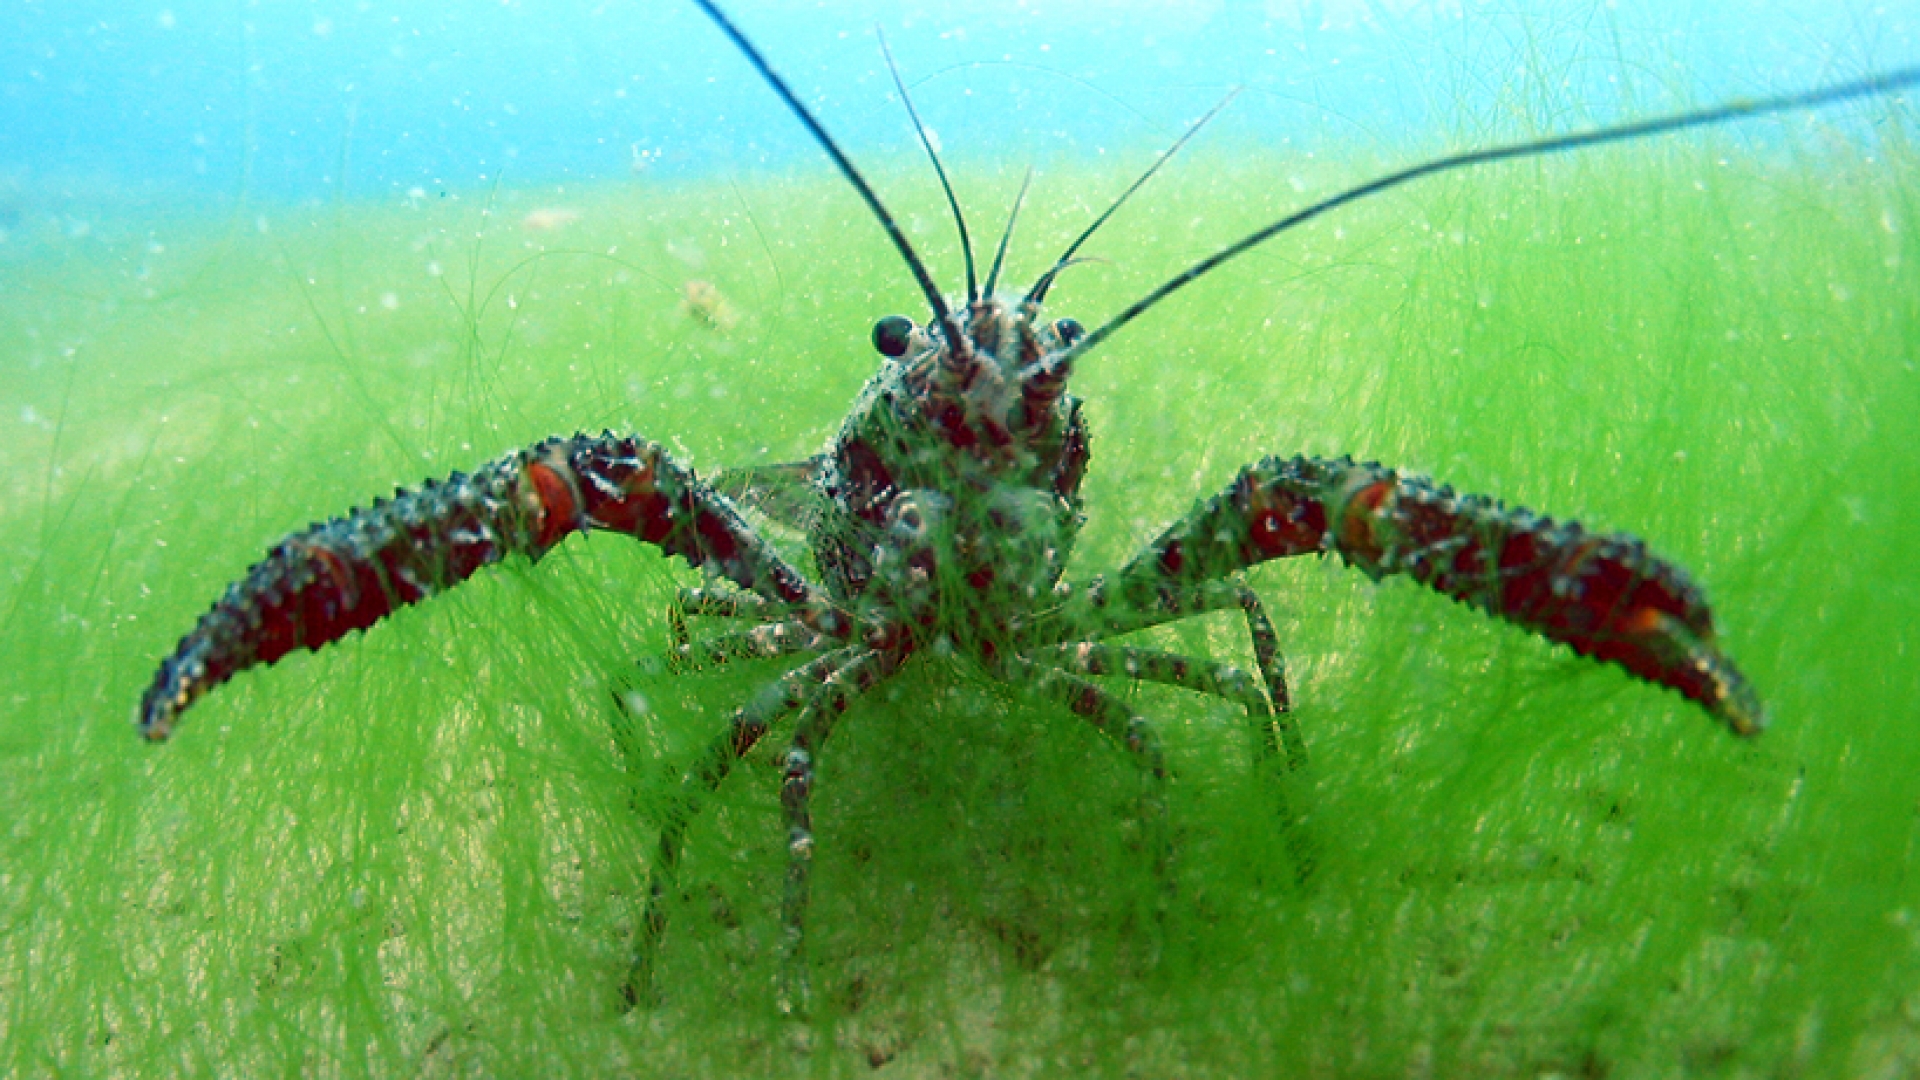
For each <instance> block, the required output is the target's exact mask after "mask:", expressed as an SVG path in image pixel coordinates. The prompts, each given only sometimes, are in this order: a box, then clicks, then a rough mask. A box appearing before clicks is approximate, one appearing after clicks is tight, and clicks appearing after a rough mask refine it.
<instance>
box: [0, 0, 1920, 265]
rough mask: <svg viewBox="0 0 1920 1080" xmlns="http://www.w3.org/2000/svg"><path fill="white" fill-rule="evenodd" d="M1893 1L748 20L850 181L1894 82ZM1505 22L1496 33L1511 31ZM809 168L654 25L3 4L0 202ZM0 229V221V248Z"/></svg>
mask: <svg viewBox="0 0 1920 1080" xmlns="http://www.w3.org/2000/svg"><path fill="white" fill-rule="evenodd" d="M1916 7H1920V5H1915V4H1912V3H1902V4H1880V5H1874V4H1867V3H1847V2H1844V0H1842V2H1835V0H1792V2H1786V0H1781V2H1773V3H1731V2H1725V0H1716V2H1694V3H1676V2H1671V0H1667V2H1655V0H1618V2H1616V3H1611V4H1604V5H1601V4H1595V3H1588V2H1581V3H1526V2H1522V0H1502V2H1497V3H1490V4H1485V3H1470V4H1468V5H1466V7H1465V9H1464V10H1463V9H1462V7H1461V6H1460V5H1458V4H1449V3H1440V4H1432V3H1420V4H1415V3H1411V2H1409V0H1266V2H1264V3H1262V2H1259V0H1224V2H1222V0H1160V2H1150V0H1121V2H1103V3H1086V2H1081V3H1058V4H1049V3H1044V2H1038V0H1036V2H1034V3H1028V4H1020V3H1014V2H1011V0H994V2H990V3H980V4H969V5H962V4H952V3H949V4H940V5H931V4H922V3H916V2H908V3H879V2H871V0H833V2H830V3H828V2H823V3H818V4H815V3H782V4H768V3H748V2H740V3H736V4H734V5H733V8H734V13H735V15H736V16H737V18H738V19H739V21H740V22H741V24H742V25H743V26H744V28H745V29H746V30H747V32H748V33H749V34H750V35H751V36H752V37H754V38H755V39H756V40H757V41H759V42H760V43H761V45H762V47H763V48H764V50H765V51H766V52H767V53H768V55H769V56H770V58H771V59H772V60H773V62H774V63H775V65H776V66H777V67H778V68H779V69H780V70H781V71H782V72H784V73H785V74H786V75H787V76H788V77H789V78H790V79H791V80H792V82H793V83H794V85H795V86H796V87H797V88H798V89H799V91H800V92H801V94H802V95H803V96H804V97H805V98H806V99H807V100H808V101H809V102H811V103H813V104H814V105H815V106H816V107H817V110H818V112H819V113H820V115H821V116H822V118H823V119H824V120H825V122H826V123H827V125H828V127H829V128H830V130H832V131H833V132H835V133H836V134H837V135H839V136H841V137H842V138H843V139H844V140H845V141H846V143H847V144H848V146H849V148H850V150H851V151H852V152H853V153H854V155H855V157H856V159H858V160H861V161H863V162H866V163H869V164H873V163H877V162H890V161H899V160H900V155H902V154H907V155H911V154H913V153H915V149H914V146H913V143H912V134H911V132H910V130H909V129H908V128H907V126H906V121H905V118H904V116H903V113H902V110H901V109H900V107H899V105H898V103H897V102H896V101H895V100H894V95H893V93H892V88H891V84H890V82H889V80H888V77H887V74H886V70H885V67H884V65H883V62H882V61H881V59H880V55H879V51H878V48H877V45H876V38H875V27H876V26H879V27H880V28H882V29H884V31H885V33H886V36H887V39H888V41H889V42H890V43H891V45H892V47H893V50H894V52H895V54H896V56H897V57H898V59H899V62H900V65H901V67H902V69H903V70H904V72H905V73H906V76H907V79H908V81H909V83H910V84H911V85H912V86H913V89H914V95H915V99H916V101H917V102H918V103H919V104H920V107H921V109H922V112H923V114H924V115H925V117H926V119H927V121H928V123H929V124H930V125H931V126H932V127H933V128H934V129H935V131H936V132H937V133H938V136H939V138H940V141H941V143H942V145H943V146H944V147H945V149H946V151H947V153H949V154H950V155H953V156H954V157H955V158H956V159H957V160H960V161H963V162H964V161H966V160H968V159H969V158H972V159H975V160H979V159H988V160H994V161H1001V162H1009V161H1010V162H1013V163H1014V164H1016V165H1023V164H1026V163H1029V162H1038V163H1041V164H1044V163H1045V162H1047V161H1049V160H1054V159H1057V158H1059V157H1062V156H1092V155H1097V154H1102V153H1107V152H1111V151H1114V150H1117V149H1122V148H1124V149H1127V150H1129V151H1132V150H1135V149H1137V148H1144V147H1152V146H1157V145H1159V144H1161V143H1163V142H1164V141H1165V140H1166V139H1168V138H1170V137H1171V136H1172V135H1173V134H1175V133H1177V132H1178V131H1179V130H1180V128H1181V127H1182V125H1183V124H1185V123H1186V122H1187V121H1189V120H1191V119H1192V118H1193V117H1195V116H1197V115H1198V114H1200V113H1201V112H1203V111H1204V110H1205V109H1206V108H1207V107H1209V106H1210V105H1212V104H1213V103H1214V102H1215V101H1217V100H1218V99H1219V98H1220V97H1221V96H1222V95H1223V94H1224V93H1225V92H1226V91H1227V90H1228V89H1229V88H1231V87H1233V86H1236V85H1243V86H1245V87H1247V88H1248V92H1247V93H1245V94H1243V95H1242V96H1241V98H1240V99H1239V100H1238V101H1236V102H1235V103H1234V106H1233V107H1232V109H1231V110H1229V112H1228V113H1227V115H1226V116H1225V117H1223V119H1222V121H1221V122H1220V123H1219V124H1218V126H1217V127H1216V128H1215V129H1214V130H1213V131H1210V132H1209V133H1208V135H1207V137H1208V138H1212V139H1219V140H1223V141H1224V142H1225V143H1226V144H1227V145H1234V144H1236V143H1242V144H1248V145H1253V144H1258V145H1261V146H1273V147H1278V146H1292V147H1303V148H1318V147H1321V146H1341V147H1355V146H1359V147H1373V148H1381V149H1384V150H1386V151H1387V152H1388V153H1401V152H1404V153H1414V152H1420V151H1427V152H1431V151H1435V150H1439V149H1443V148H1452V147H1457V146H1459V145H1461V144H1463V143H1465V142H1469V141H1477V140H1480V139H1484V138H1486V137H1489V135H1490V134H1491V133H1490V132H1488V131H1487V130H1486V129H1485V127H1484V125H1485V123H1486V122H1488V121H1489V120H1492V119H1496V118H1497V119H1498V120H1499V121H1500V122H1501V124H1502V125H1503V126H1502V127H1501V129H1500V131H1499V133H1500V134H1503V135H1509V136H1510V135H1513V134H1516V133H1529V132H1537V131H1542V130H1549V129H1560V128H1565V127H1569V126H1577V125H1581V124H1584V123H1590V122H1593V121H1596V120H1606V119H1613V118H1618V117H1619V116H1621V115H1623V114H1624V113H1626V112H1630V111H1643V110H1647V109H1670V108H1673V107H1675V106H1676V105H1678V104H1681V103H1685V102H1688V101H1692V102H1696V103H1697V102H1701V101H1705V100H1711V99H1715V98H1719V97H1723V96H1727V95H1730V94H1753V93H1759V92H1765V91H1773V90H1781V89H1786V88H1789V87H1794V86H1800V85H1806V84H1810V83H1813V82H1818V81H1822V80H1827V79H1833V78H1839V77H1845V76H1849V75H1855V74H1858V73H1859V72H1861V71H1863V70H1865V69H1867V68H1869V67H1876V66H1877V67H1887V66H1892V65H1894V64H1897V63H1912V62H1914V61H1915V60H1916V59H1920V30H1917V29H1916V26H1917V24H1920V12H1916ZM1523 9H1524V10H1523ZM796 165H800V166H806V167H819V166H823V165H824V161H823V159H822V158H821V157H820V154H819V152H818V150H817V149H816V148H815V147H814V146H813V145H812V144H811V143H810V142H809V141H808V139H807V137H806V136H805V134H804V133H803V132H802V130H801V129H800V127H799V126H798V125H797V124H796V123H795V122H794V121H793V119H792V118H791V117H790V116H788V115H787V114H786V112H785V111H784V109H783V108H782V107H781V106H780V105H779V103H778V102H777V101H776V100H775V99H774V98H773V96H772V95H771V94H770V93H769V92H768V91H767V90H766V88H765V87H764V86H763V85H762V84H761V83H760V81H759V80H758V79H757V78H756V77H755V76H754V75H753V73H752V72H751V70H750V69H749V68H748V67H747V65H746V63H745V62H744V61H743V59H742V58H741V57H740V55H739V54H738V53H737V51H736V50H734V49H733V47H732V46H731V45H729V44H728V43H727V42H726V40H725V39H724V38H723V37H722V36H721V35H720V33H719V32H718V31H717V30H716V29H715V28H714V27H713V26H712V25H711V24H710V23H709V22H708V21H707V20H706V18H705V17H704V16H702V15H701V14H700V13H699V12H698V11H697V10H696V9H695V8H694V7H693V6H692V5H691V4H690V3H687V2H685V0H632V2H626V0H608V2H604V3H602V2H591V3H589V2H569V0H561V2H551V3H534V2H513V0H508V2H499V0H486V2H480V0H474V2H470V3H462V4H449V3H445V2H441V0H432V2H429V0H400V2H390V3H376V2H366V0H359V2H346V0H320V2H311V3H308V2H299V3H293V2H284V0H265V2H262V0H153V2H138V3H130V2H128V0H6V3H5V6H4V9H0V202H5V201H7V200H9V199H10V200H11V201H12V204H13V206H14V207H15V208H14V209H13V210H11V211H9V213H11V214H12V215H13V216H14V217H15V218H16V219H17V218H18V216H19V215H20V214H21V213H23V212H30V211H22V210H21V209H19V207H21V206H29V207H31V206H35V205H45V204H47V203H48V202H49V201H52V202H57V201H59V200H62V199H66V200H72V199H81V200H114V199H127V200H140V199H150V198H151V199H185V200H207V201H213V202H217V203H230V202H231V201H232V200H236V199H239V198H242V197H244V198H246V199H247V200H248V201H249V202H251V203H253V204H272V203H277V202H290V201H300V200H308V199H331V198H335V197H338V196H339V195H341V194H345V195H346V196H347V197H350V198H383V197H388V196H389V195H404V194H405V193H406V192H408V191H410V190H415V189H419V190H423V191H433V190H435V189H439V190H446V189H449V188H457V189H472V188H475V187H483V186H485V185H487V184H489V183H490V182H491V181H492V179H493V178H494V177H495V176H496V175H498V174H499V173H500V171H501V170H502V169H503V168H504V169H505V170H506V175H507V178H508V180H509V182H514V183H566V182H578V181H585V180H595V181H603V180H619V179H622V178H627V177H632V176H634V175H635V174H636V173H639V174H647V175H654V176H706V175H729V174H738V173H740V172H743V171H750V170H755V169H763V168H771V169H786V168H792V167H795V166H796ZM4 226H5V222H4V221H0V230H3V229H4Z"/></svg>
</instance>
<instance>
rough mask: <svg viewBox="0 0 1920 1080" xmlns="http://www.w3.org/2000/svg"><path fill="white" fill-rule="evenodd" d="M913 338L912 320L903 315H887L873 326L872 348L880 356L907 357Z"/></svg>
mask: <svg viewBox="0 0 1920 1080" xmlns="http://www.w3.org/2000/svg"><path fill="white" fill-rule="evenodd" d="M912 338H913V320H912V319H909V318H907V317H906V316H905V315H889V316H887V317H886V318H884V319H881V320H880V321H879V322H877V323H874V324H873V347H874V348H875V349H878V350H879V351H880V355H881V356H891V357H893V358H894V359H896V360H897V359H899V358H900V357H902V356H905V355H907V345H908V344H909V343H910V342H911V340H912Z"/></svg>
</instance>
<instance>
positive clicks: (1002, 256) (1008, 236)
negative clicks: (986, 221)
mask: <svg viewBox="0 0 1920 1080" xmlns="http://www.w3.org/2000/svg"><path fill="white" fill-rule="evenodd" d="M1031 183H1033V166H1031V165H1029V166H1027V175H1026V176H1024V177H1022V178H1021V179H1020V193H1019V194H1018V195H1015V196H1014V197H1013V209H1012V210H1010V211H1008V212H1007V228H1006V231H1004V232H1002V233H1001V234H1000V246H999V247H998V248H996V249H995V250H994V252H993V269H991V270H989V271H987V295H988V296H992V295H993V287H994V285H995V284H997V283H998V282H999V281H1000V264H1001V263H1003V262H1005V261H1006V258H1007V242H1008V241H1010V240H1012V239H1013V223H1014V222H1016V221H1019V220H1020V204H1022V203H1024V202H1026V201H1027V185H1029V184H1031Z"/></svg>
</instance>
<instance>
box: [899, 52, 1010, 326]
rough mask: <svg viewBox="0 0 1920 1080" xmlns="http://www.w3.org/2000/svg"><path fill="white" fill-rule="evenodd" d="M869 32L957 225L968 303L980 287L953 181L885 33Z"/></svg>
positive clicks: (965, 221)
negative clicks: (908, 92) (929, 135)
mask: <svg viewBox="0 0 1920 1080" xmlns="http://www.w3.org/2000/svg"><path fill="white" fill-rule="evenodd" d="M873 36H874V37H877V38H879V39H880V55H881V56H884V57H886V58H887V73H888V74H889V75H892V76H893V86H894V89H896V90H898V91H900V103H901V104H903V105H905V106H906V107H907V119H909V120H912V121H913V132H914V134H916V135H918V136H920V145H921V146H923V147H925V148H926V150H927V160H928V161H931V162H933V172H934V175H935V176H938V177H939V178H940V190H941V191H944V192H946V193H947V206H948V208H949V209H951V210H952V211H953V223H954V224H955V225H958V226H960V252H961V254H962V255H964V256H966V260H967V303H968V304H969V305H972V304H973V303H974V302H975V301H976V300H979V299H980V290H979V289H977V288H975V287H974V283H973V282H974V278H973V241H972V240H970V239H968V238H967V219H966V218H965V217H963V216H961V214H960V200H958V199H956V198H954V197H953V185H952V184H949V183H947V170H946V167H945V166H943V165H941V164H940V155H939V154H936V153H934V152H933V140H932V139H931V138H928V137H927V125H925V124H923V123H921V122H920V113H919V112H918V111H917V110H915V109H914V107H913V98H912V97H910V96H908V94H907V84H906V83H904V82H902V81H901V80H900V66H899V65H898V64H895V63H894V62H893V50H892V49H889V48H887V35H886V34H885V33H883V32H881V30H880V28H879V27H878V26H875V27H874V28H873ZM989 288H991V286H989Z"/></svg>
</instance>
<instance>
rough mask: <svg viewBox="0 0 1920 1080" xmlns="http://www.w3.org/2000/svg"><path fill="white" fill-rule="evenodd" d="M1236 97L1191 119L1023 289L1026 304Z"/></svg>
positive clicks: (1041, 298)
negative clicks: (1175, 137)
mask: <svg viewBox="0 0 1920 1080" xmlns="http://www.w3.org/2000/svg"><path fill="white" fill-rule="evenodd" d="M1239 96H1240V88H1239V87H1237V86H1236V87H1234V88H1233V89H1232V90H1229V91H1228V92H1227V96H1226V97H1223V98H1221V99H1220V103H1219V104H1218V105H1215V106H1214V107H1213V108H1211V109H1208V110H1207V115H1205V116H1203V117H1201V118H1200V119H1198V120H1195V121H1194V122H1193V126H1191V127H1189V128H1187V130H1186V132H1185V133H1184V134H1182V135H1181V136H1180V137H1179V138H1178V139H1175V140H1174V141H1173V145H1172V146H1169V147H1167V148H1166V149H1165V150H1163V151H1161V153H1160V156H1159V157H1157V158H1155V159H1154V161H1153V164H1152V165H1150V166H1148V167H1147V171H1146V172H1143V173H1141V174H1140V179H1138V180H1135V181H1134V182H1133V186H1132V187H1130V188H1128V189H1127V190H1125V191H1123V192H1121V193H1120V197H1119V198H1117V199H1115V200H1113V205H1111V206H1109V207H1107V209H1106V212H1105V213H1103V214H1101V215H1100V216H1099V217H1097V218H1095V219H1094V220H1093V224H1091V225H1089V226H1087V231H1086V232H1083V233H1081V234H1080V235H1079V236H1078V237H1076V238H1075V239H1074V241H1073V243H1071V244H1068V245H1067V250H1066V251H1064V252H1062V253H1061V255H1060V257H1059V258H1058V259H1055V260H1054V261H1053V266H1052V267H1051V268H1050V269H1048V270H1047V272H1046V273H1044V274H1041V275H1040V280H1039V281H1036V282H1034V283H1033V288H1031V289H1028V290H1027V303H1029V304H1040V303H1045V302H1046V299H1047V290H1048V289H1051V288H1053V279H1054V278H1056V277H1059V276H1060V271H1062V270H1065V269H1066V268H1067V267H1068V265H1070V264H1071V263H1072V262H1073V255H1074V252H1077V251H1079V250H1080V245H1082V244H1084V243H1086V242H1087V240H1088V238H1090V237H1091V236H1093V234H1094V233H1096V232H1098V231H1099V230H1100V226H1102V225H1105V224H1106V223H1107V219H1108V218H1110V217H1112V216H1113V214H1114V211H1116V210H1118V209H1120V207H1121V206H1122V205H1124V204H1125V203H1126V201H1127V200H1128V199H1130V198H1132V197H1133V193H1134V192H1136V191H1139V190H1140V188H1141V187H1142V186H1143V185H1145V184H1146V182H1147V181H1148V180H1151V179H1153V174H1154V173H1157V172H1159V171H1160V166H1162V165H1165V164H1166V163H1167V161H1168V159H1169V158H1171V157H1173V155H1175V154H1177V153H1179V152H1180V148H1181V147H1183V146H1185V145H1187V140H1188V139H1191V138H1193V137H1194V136H1195V135H1198V134H1199V133H1200V129H1201V128H1203V127H1206V126H1207V121H1209V120H1211V119H1213V118H1214V117H1215V116H1217V115H1219V113H1220V110H1221V109H1224V108H1226V107H1227V103H1228V102H1230V101H1232V100H1233V99H1234V98H1236V97H1239Z"/></svg>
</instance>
